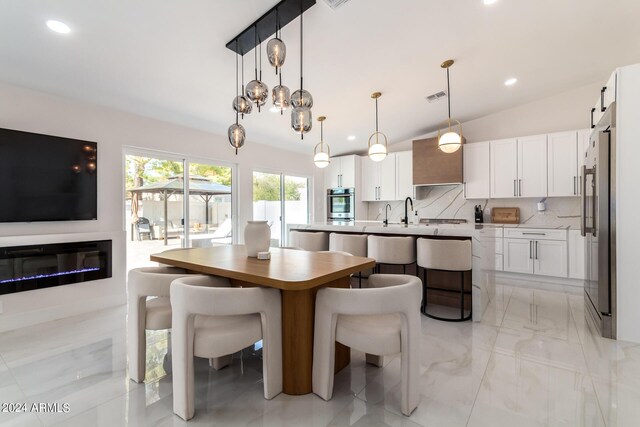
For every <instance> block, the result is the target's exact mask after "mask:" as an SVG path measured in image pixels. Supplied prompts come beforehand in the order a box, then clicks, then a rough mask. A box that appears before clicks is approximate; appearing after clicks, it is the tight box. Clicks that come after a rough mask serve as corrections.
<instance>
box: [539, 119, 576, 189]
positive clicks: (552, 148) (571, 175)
mask: <svg viewBox="0 0 640 427" xmlns="http://www.w3.org/2000/svg"><path fill="white" fill-rule="evenodd" d="M547 152H548V161H547V165H548V166H547V167H548V171H549V175H548V177H549V182H548V194H549V197H572V196H579V195H580V191H579V190H580V176H579V174H578V160H579V158H578V132H577V131H573V132H561V133H552V134H550V135H548V139H547Z"/></svg>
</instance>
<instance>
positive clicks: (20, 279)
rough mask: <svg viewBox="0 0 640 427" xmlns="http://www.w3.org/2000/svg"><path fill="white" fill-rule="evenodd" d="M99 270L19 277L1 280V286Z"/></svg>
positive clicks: (90, 269) (87, 269) (95, 268)
mask: <svg viewBox="0 0 640 427" xmlns="http://www.w3.org/2000/svg"><path fill="white" fill-rule="evenodd" d="M98 270H100V267H93V268H81V269H80V270H70V271H60V272H58V273H50V274H37V275H35V276H25V277H17V278H14V279H5V280H0V284H2V283H13V282H23V281H25V280H34V279H46V278H48V277H58V276H67V275H69V274H78V273H88V272H90V271H98Z"/></svg>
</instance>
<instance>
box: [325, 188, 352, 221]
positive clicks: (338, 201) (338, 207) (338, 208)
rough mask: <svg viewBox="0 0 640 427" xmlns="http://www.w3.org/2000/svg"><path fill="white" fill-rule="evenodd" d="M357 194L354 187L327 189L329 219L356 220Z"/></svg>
mask: <svg viewBox="0 0 640 427" xmlns="http://www.w3.org/2000/svg"><path fill="white" fill-rule="evenodd" d="M355 211H356V194H355V189H353V188H330V189H328V190H327V220H329V221H354V220H355V219H356V212H355Z"/></svg>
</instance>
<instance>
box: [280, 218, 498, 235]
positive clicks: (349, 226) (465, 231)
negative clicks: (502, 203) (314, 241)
mask: <svg viewBox="0 0 640 427" xmlns="http://www.w3.org/2000/svg"><path fill="white" fill-rule="evenodd" d="M501 227H502V225H500V224H491V225H489V226H486V225H484V224H479V225H476V224H471V223H467V224H431V225H427V224H409V225H408V226H406V225H404V224H389V225H387V226H385V225H383V224H382V223H381V222H380V221H349V222H345V221H326V222H316V223H314V224H290V225H289V228H290V229H291V230H317V231H342V232H352V233H375V234H408V235H415V236H465V237H471V236H473V235H475V234H476V233H478V232H481V231H482V230H487V229H490V230H495V229H496V228H501Z"/></svg>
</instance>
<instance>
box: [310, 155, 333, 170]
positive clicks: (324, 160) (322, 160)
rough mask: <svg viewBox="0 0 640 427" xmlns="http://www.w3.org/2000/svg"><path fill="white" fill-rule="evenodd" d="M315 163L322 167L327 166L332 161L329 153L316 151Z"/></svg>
mask: <svg viewBox="0 0 640 427" xmlns="http://www.w3.org/2000/svg"><path fill="white" fill-rule="evenodd" d="M313 163H315V164H316V166H317V167H319V168H320V169H324V168H326V167H327V166H329V163H330V160H329V154H327V153H325V152H324V151H320V152H318V153H316V154H315V156H313Z"/></svg>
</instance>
